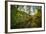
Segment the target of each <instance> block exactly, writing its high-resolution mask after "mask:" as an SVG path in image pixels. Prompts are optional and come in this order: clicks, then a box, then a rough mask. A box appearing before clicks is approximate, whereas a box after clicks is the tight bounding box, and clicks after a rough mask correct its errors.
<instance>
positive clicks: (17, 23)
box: [11, 5, 41, 29]
mask: <svg viewBox="0 0 46 34" xmlns="http://www.w3.org/2000/svg"><path fill="white" fill-rule="evenodd" d="M17 9H18V6H17V7H15V5H12V6H11V29H15V28H34V27H41V9H37V10H38V11H37V14H35V15H34V16H31V15H29V14H27V13H25V12H24V11H19V10H17Z"/></svg>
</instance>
